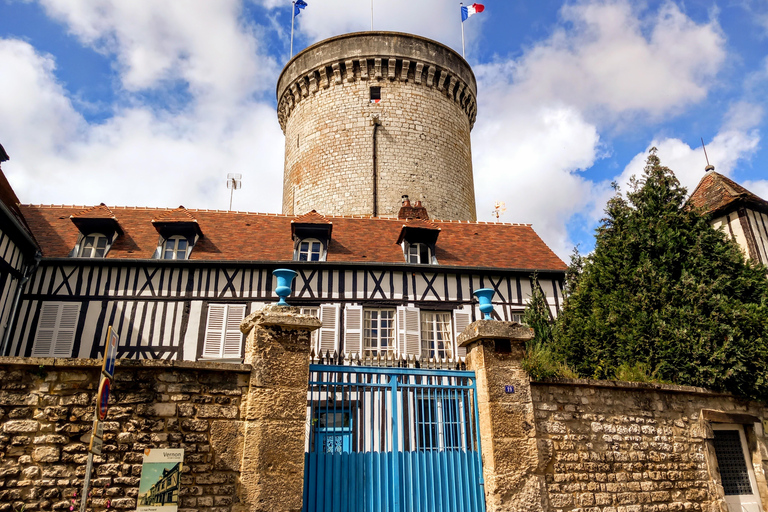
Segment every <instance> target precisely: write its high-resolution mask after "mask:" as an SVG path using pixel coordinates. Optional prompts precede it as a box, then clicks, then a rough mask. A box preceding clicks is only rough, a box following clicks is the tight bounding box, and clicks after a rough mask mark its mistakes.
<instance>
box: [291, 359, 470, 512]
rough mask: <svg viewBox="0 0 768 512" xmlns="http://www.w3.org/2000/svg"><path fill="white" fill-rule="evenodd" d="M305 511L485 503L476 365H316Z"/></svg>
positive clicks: (461, 511)
mask: <svg viewBox="0 0 768 512" xmlns="http://www.w3.org/2000/svg"><path fill="white" fill-rule="evenodd" d="M307 404H308V406H307V418H308V421H307V444H306V454H305V460H304V511H306V512H331V511H333V512H345V511H370V512H379V511H382V512H383V511H387V512H390V511H391V512H400V511H438V512H454V511H457V512H483V511H484V510H485V496H484V493H483V476H482V475H483V471H482V460H481V457H480V433H479V429H478V412H477V391H476V387H475V374H474V372H468V371H458V370H423V369H412V368H369V367H360V366H326V365H314V364H313V365H311V366H310V382H309V392H308V402H307Z"/></svg>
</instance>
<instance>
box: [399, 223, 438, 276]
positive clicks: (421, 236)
mask: <svg viewBox="0 0 768 512" xmlns="http://www.w3.org/2000/svg"><path fill="white" fill-rule="evenodd" d="M439 234H440V228H439V227H437V225H435V224H434V223H432V222H430V221H428V220H422V219H408V220H407V222H406V224H403V228H402V229H401V230H400V236H399V237H398V238H397V243H398V244H399V245H401V246H402V247H403V256H404V258H405V261H406V263H412V264H416V265H437V258H436V257H435V245H436V244H437V237H438V235H439Z"/></svg>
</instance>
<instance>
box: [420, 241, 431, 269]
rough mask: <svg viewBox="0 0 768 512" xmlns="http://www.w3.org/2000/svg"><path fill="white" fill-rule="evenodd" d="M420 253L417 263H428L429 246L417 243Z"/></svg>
mask: <svg viewBox="0 0 768 512" xmlns="http://www.w3.org/2000/svg"><path fill="white" fill-rule="evenodd" d="M419 249H420V250H421V253H420V255H419V263H425V264H426V263H429V260H430V258H429V246H428V245H427V244H419Z"/></svg>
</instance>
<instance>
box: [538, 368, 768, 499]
mask: <svg viewBox="0 0 768 512" xmlns="http://www.w3.org/2000/svg"><path fill="white" fill-rule="evenodd" d="M531 397H532V401H533V404H534V410H535V432H536V434H535V435H536V437H537V438H538V440H539V446H540V449H541V451H542V455H544V457H545V458H546V459H547V460H548V464H547V466H546V469H545V470H544V477H545V481H546V491H547V493H546V494H547V496H546V498H547V499H548V502H549V510H551V511H570V510H582V511H594V512H598V511H600V512H651V511H659V512H661V511H676V510H697V511H699V510H701V511H710V510H712V511H715V510H718V511H719V510H724V509H721V508H720V507H721V505H722V501H721V498H722V493H723V491H722V487H720V488H719V489H718V487H719V486H718V483H719V474H718V472H717V469H716V466H717V465H716V461H715V457H714V453H713V452H712V450H713V446H712V443H711V441H710V440H711V439H712V437H713V434H712V429H711V422H712V420H713V418H714V420H719V421H721V422H729V421H731V420H732V419H734V418H735V419H736V420H738V421H740V422H741V421H745V424H744V427H745V430H746V433H747V439H748V444H750V447H749V448H750V452H751V453H752V454H753V461H752V462H753V466H754V469H755V476H756V480H757V483H758V489H759V491H760V495H761V497H762V498H763V507H764V509H766V510H768V508H766V505H767V504H768V503H766V499H765V498H766V497H768V487H766V485H765V482H766V481H765V472H766V470H767V469H768V452H766V450H765V443H766V439H765V437H764V433H763V429H762V424H761V423H759V422H758V423H750V422H749V421H750V420H749V419H747V420H744V418H745V417H746V415H751V416H754V417H757V418H762V419H765V418H768V414H766V413H768V411H766V408H765V406H764V405H763V404H758V403H754V402H752V403H750V402H746V401H740V400H738V399H736V398H734V397H732V396H729V395H721V394H717V393H712V392H708V391H705V390H701V389H698V388H689V387H682V386H658V385H656V386H654V385H642V384H631V383H612V382H595V381H571V382H564V383H559V384H540V383H539V384H537V383H533V384H531ZM707 411H720V412H722V413H724V414H719V413H714V412H712V413H711V414H710V417H709V418H708V417H706V415H707Z"/></svg>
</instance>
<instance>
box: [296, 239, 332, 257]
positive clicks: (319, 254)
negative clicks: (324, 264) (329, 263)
mask: <svg viewBox="0 0 768 512" xmlns="http://www.w3.org/2000/svg"><path fill="white" fill-rule="evenodd" d="M315 243H317V244H318V245H319V246H320V250H319V252H317V253H316V254H317V257H318V258H317V259H316V260H313V259H311V256H312V255H313V254H315V251H314V250H312V244H315ZM303 244H309V247H308V250H307V252H306V254H307V259H305V260H302V259H301V255H302V245H303ZM326 255H327V250H326V244H325V243H323V241H322V240H320V239H319V238H313V237H307V238H299V239H297V240H296V246H295V247H294V250H293V260H294V261H307V262H311V261H325V258H326Z"/></svg>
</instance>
